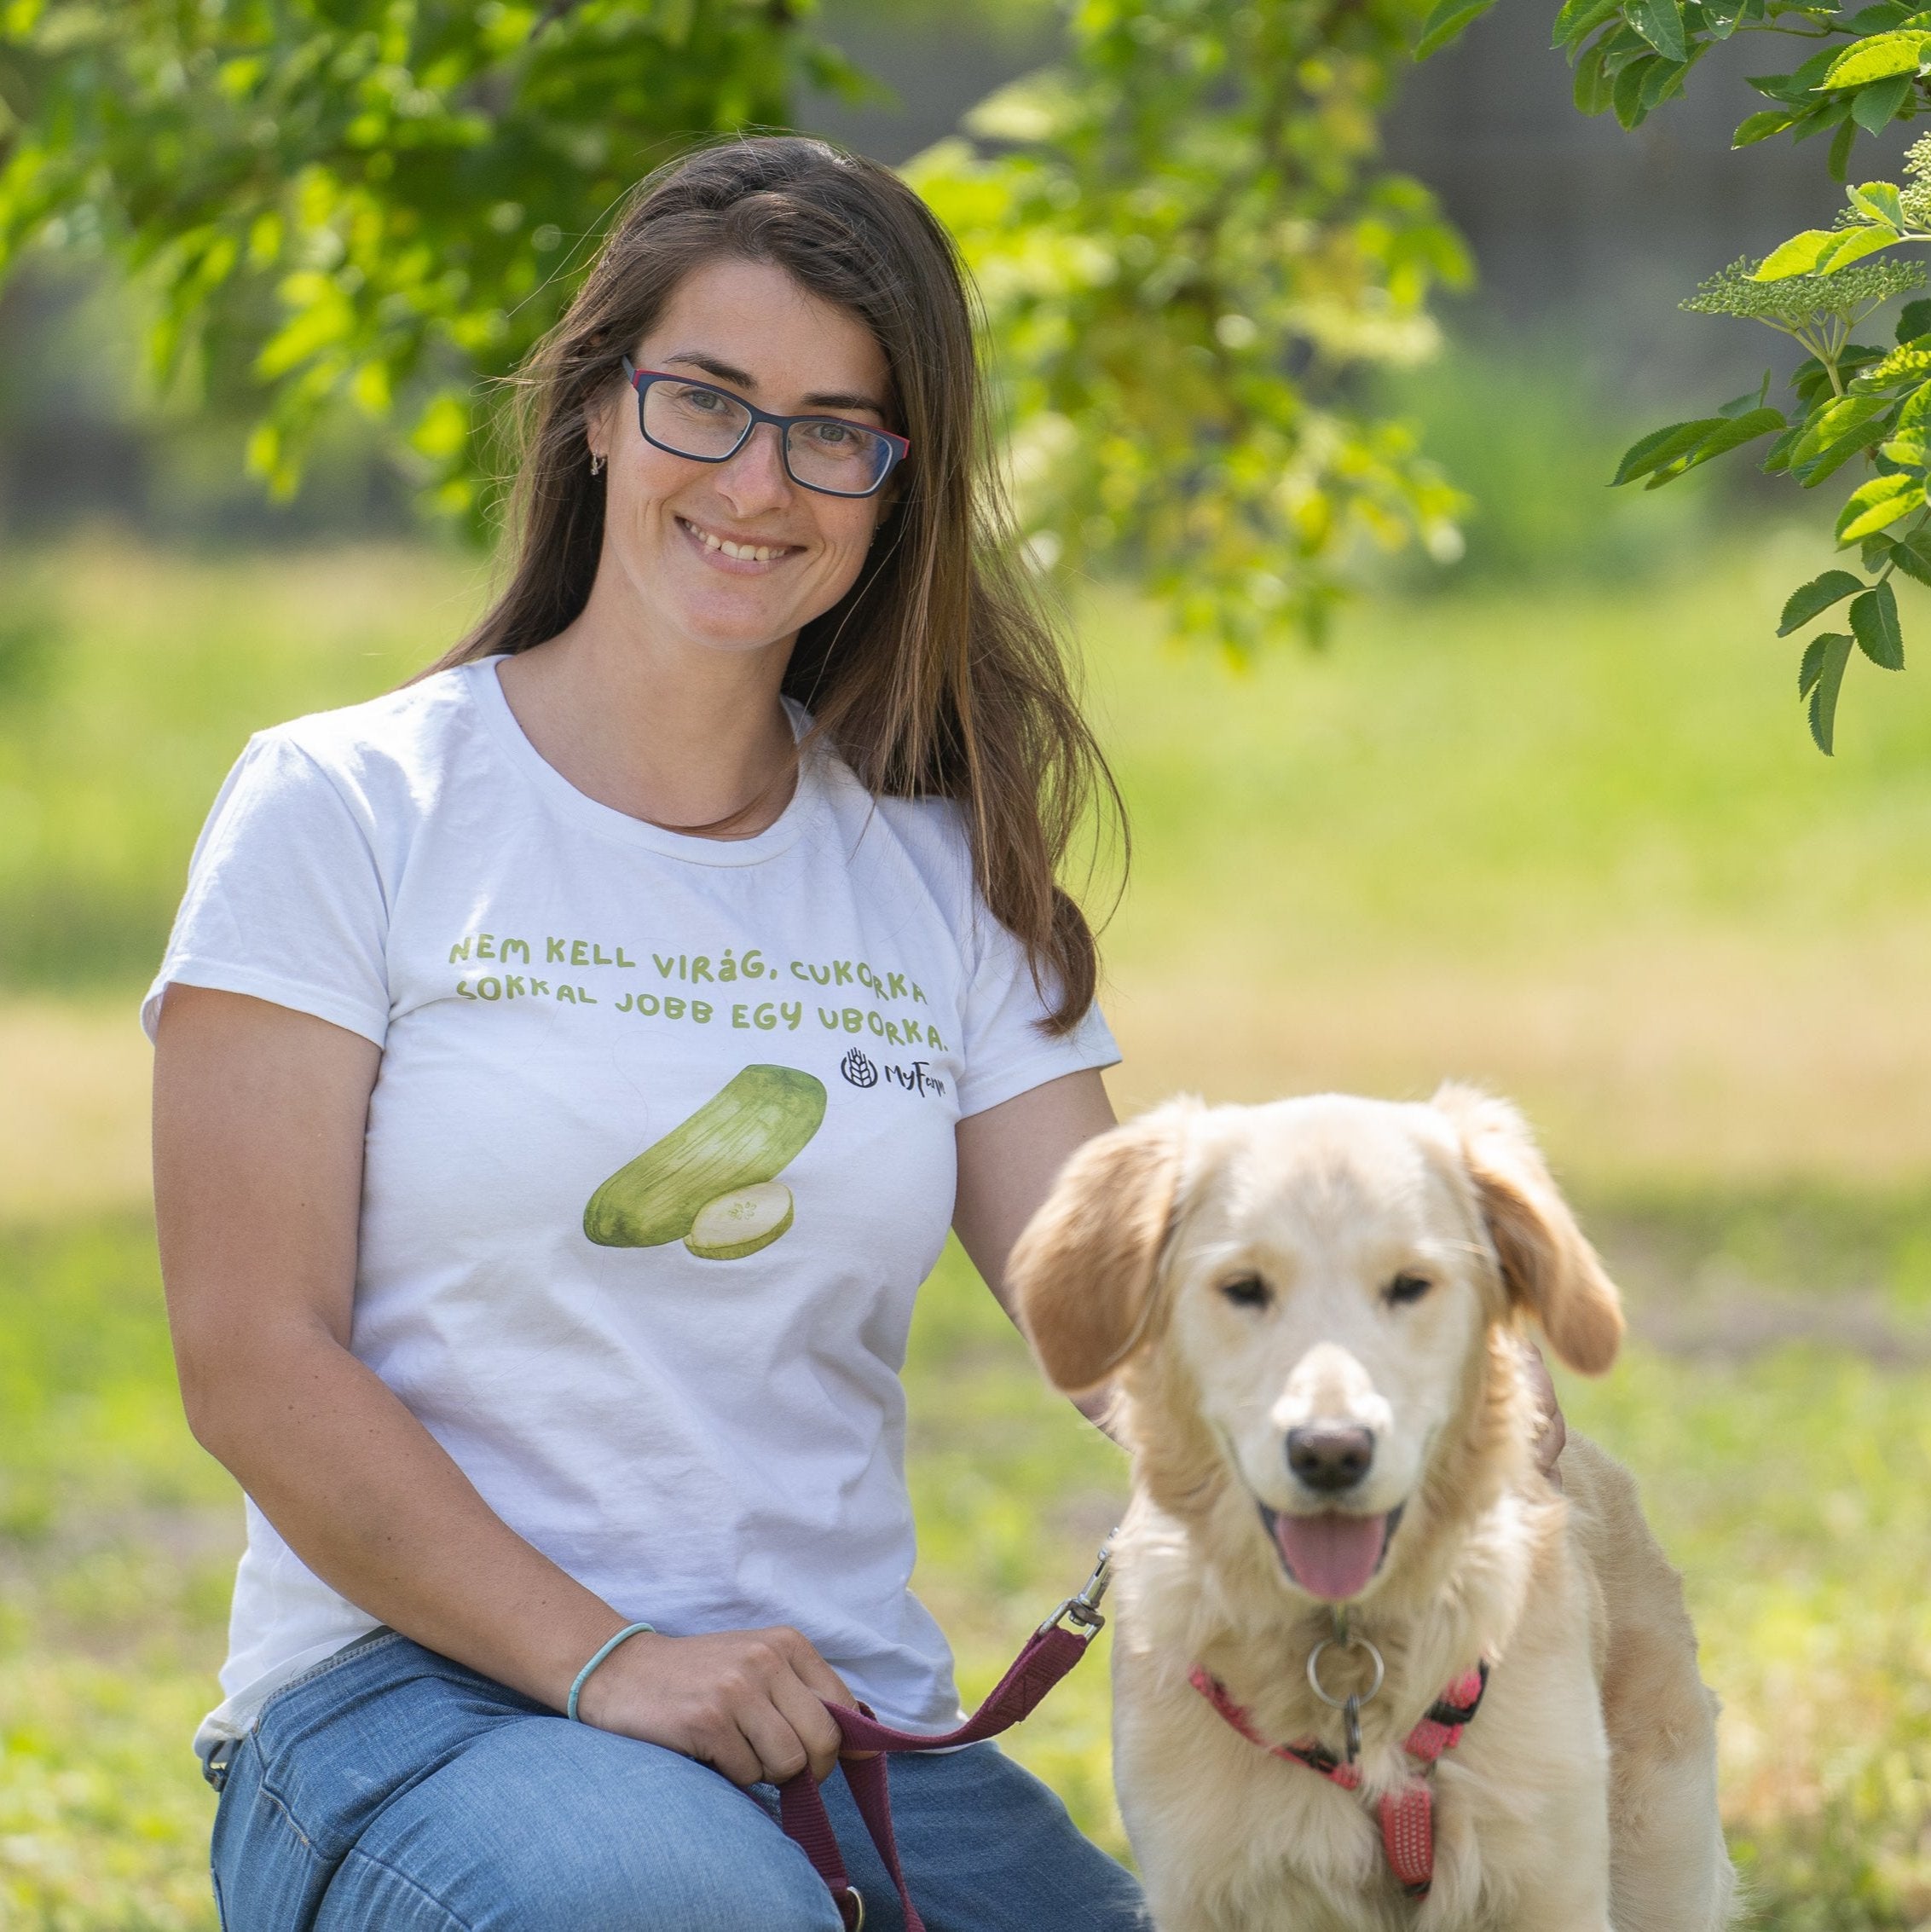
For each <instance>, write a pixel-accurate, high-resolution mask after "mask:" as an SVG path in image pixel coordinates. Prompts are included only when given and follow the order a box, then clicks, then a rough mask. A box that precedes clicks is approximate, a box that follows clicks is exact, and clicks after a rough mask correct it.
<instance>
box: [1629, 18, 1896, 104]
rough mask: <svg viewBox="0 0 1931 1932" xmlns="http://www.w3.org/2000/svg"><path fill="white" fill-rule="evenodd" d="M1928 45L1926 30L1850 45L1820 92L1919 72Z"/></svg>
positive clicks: (1878, 36)
mask: <svg viewBox="0 0 1931 1932" xmlns="http://www.w3.org/2000/svg"><path fill="white" fill-rule="evenodd" d="M1639 31H1640V30H1639ZM1644 38H1645V39H1646V38H1648V36H1647V35H1645V37H1644ZM1927 47H1931V34H1928V33H1924V32H1893V33H1879V34H1873V35H1872V36H1871V38H1870V39H1868V40H1859V41H1853V43H1852V44H1851V45H1850V46H1848V47H1847V48H1846V49H1844V50H1843V52H1842V53H1841V54H1840V55H1838V56H1837V57H1836V60H1834V61H1832V62H1831V63H1830V66H1829V67H1827V68H1826V69H1825V70H1824V78H1823V79H1822V80H1821V81H1819V82H1818V83H1817V86H1818V90H1819V91H1821V90H1823V89H1824V88H1839V87H1868V86H1869V85H1870V83H1871V82H1872V81H1874V80H1888V79H1889V78H1891V76H1892V75H1893V74H1915V73H1916V72H1917V70H1918V67H1919V65H1920V63H1921V62H1922V61H1923V59H1924V50H1925V49H1926V48H1927Z"/></svg>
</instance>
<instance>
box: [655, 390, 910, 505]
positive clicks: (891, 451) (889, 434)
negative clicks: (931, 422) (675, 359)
mask: <svg viewBox="0 0 1931 1932" xmlns="http://www.w3.org/2000/svg"><path fill="white" fill-rule="evenodd" d="M623 373H624V379H625V380H626V381H627V383H628V384H629V385H630V386H631V387H632V388H633V390H636V391H637V428H638V433H639V435H641V436H642V437H643V438H644V440H645V442H646V443H649V444H650V446H651V448H653V449H661V450H662V451H663V452H664V453H665V454H667V455H669V456H681V457H683V458H684V460H685V461H686V462H689V463H728V462H729V461H730V460H731V458H732V457H733V456H735V455H736V454H737V452H738V451H739V450H740V449H742V448H743V447H744V445H745V444H746V443H749V441H750V440H751V432H752V431H754V429H756V428H757V426H758V425H759V424H760V423H770V424H771V425H773V427H775V428H776V430H777V431H778V457H779V460H781V461H782V462H783V465H784V473H785V475H786V476H788V477H790V479H791V480H792V482H793V483H796V484H797V486H798V487H799V489H812V490H816V491H817V492H818V495H820V496H840V497H844V498H846V499H847V500H858V499H860V498H864V497H867V496H876V495H878V493H879V491H880V490H882V489H884V487H885V479H886V478H887V477H889V476H890V475H891V474H892V472H893V471H894V470H895V469H897V468H898V466H899V464H901V463H902V462H904V461H905V459H906V458H907V457H908V456H910V455H911V453H912V446H911V439H910V438H909V437H902V436H899V435H896V434H894V433H893V431H891V430H881V429H874V428H873V427H872V425H870V423H854V422H853V421H851V420H850V419H848V418H847V417H844V416H821V415H818V414H812V415H809V416H774V415H773V414H772V413H771V411H770V410H768V409H760V408H758V407H757V405H756V404H755V403H752V402H746V401H745V400H744V398H743V396H738V395H736V394H734V393H733V392H732V391H731V390H728V389H720V387H719V386H718V385H717V384H715V383H714V382H700V381H699V380H698V379H697V378H696V377H695V376H680V375H679V374H677V373H674V371H672V370H669V369H640V368H639V367H637V365H636V364H635V363H634V362H632V361H631V359H630V358H629V356H625V357H624V358H623ZM658 382H677V383H682V384H683V385H685V388H687V389H708V390H709V391H710V392H711V394H712V395H714V396H723V397H724V399H725V400H726V402H735V403H736V404H737V407H738V408H740V409H748V410H749V412H750V416H751V419H750V421H749V422H748V423H746V424H745V425H744V433H743V436H741V437H738V439H737V442H736V443H732V444H731V448H728V449H727V450H726V451H725V453H724V454H722V455H721V456H693V455H692V454H691V452H690V451H689V450H688V449H673V448H671V446H670V445H669V444H668V443H659V442H658V441H657V439H656V437H654V436H652V435H651V434H650V431H649V430H647V429H646V428H645V426H644V392H645V390H647V389H649V388H650V385H651V384H652V383H658ZM794 423H837V424H839V425H841V427H843V428H845V429H848V430H864V431H865V432H866V433H867V434H868V435H870V436H876V437H882V438H883V440H884V443H885V445H886V448H887V452H888V454H887V457H886V459H885V466H884V468H883V469H882V470H881V471H879V472H878V475H877V476H876V477H875V478H874V479H873V482H872V484H871V487H870V489H826V487H825V486H824V484H823V483H807V482H806V481H805V479H804V478H803V477H801V476H800V475H799V474H798V472H797V471H795V470H794V469H793V468H792V467H791V444H790V431H791V425H792V424H794Z"/></svg>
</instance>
